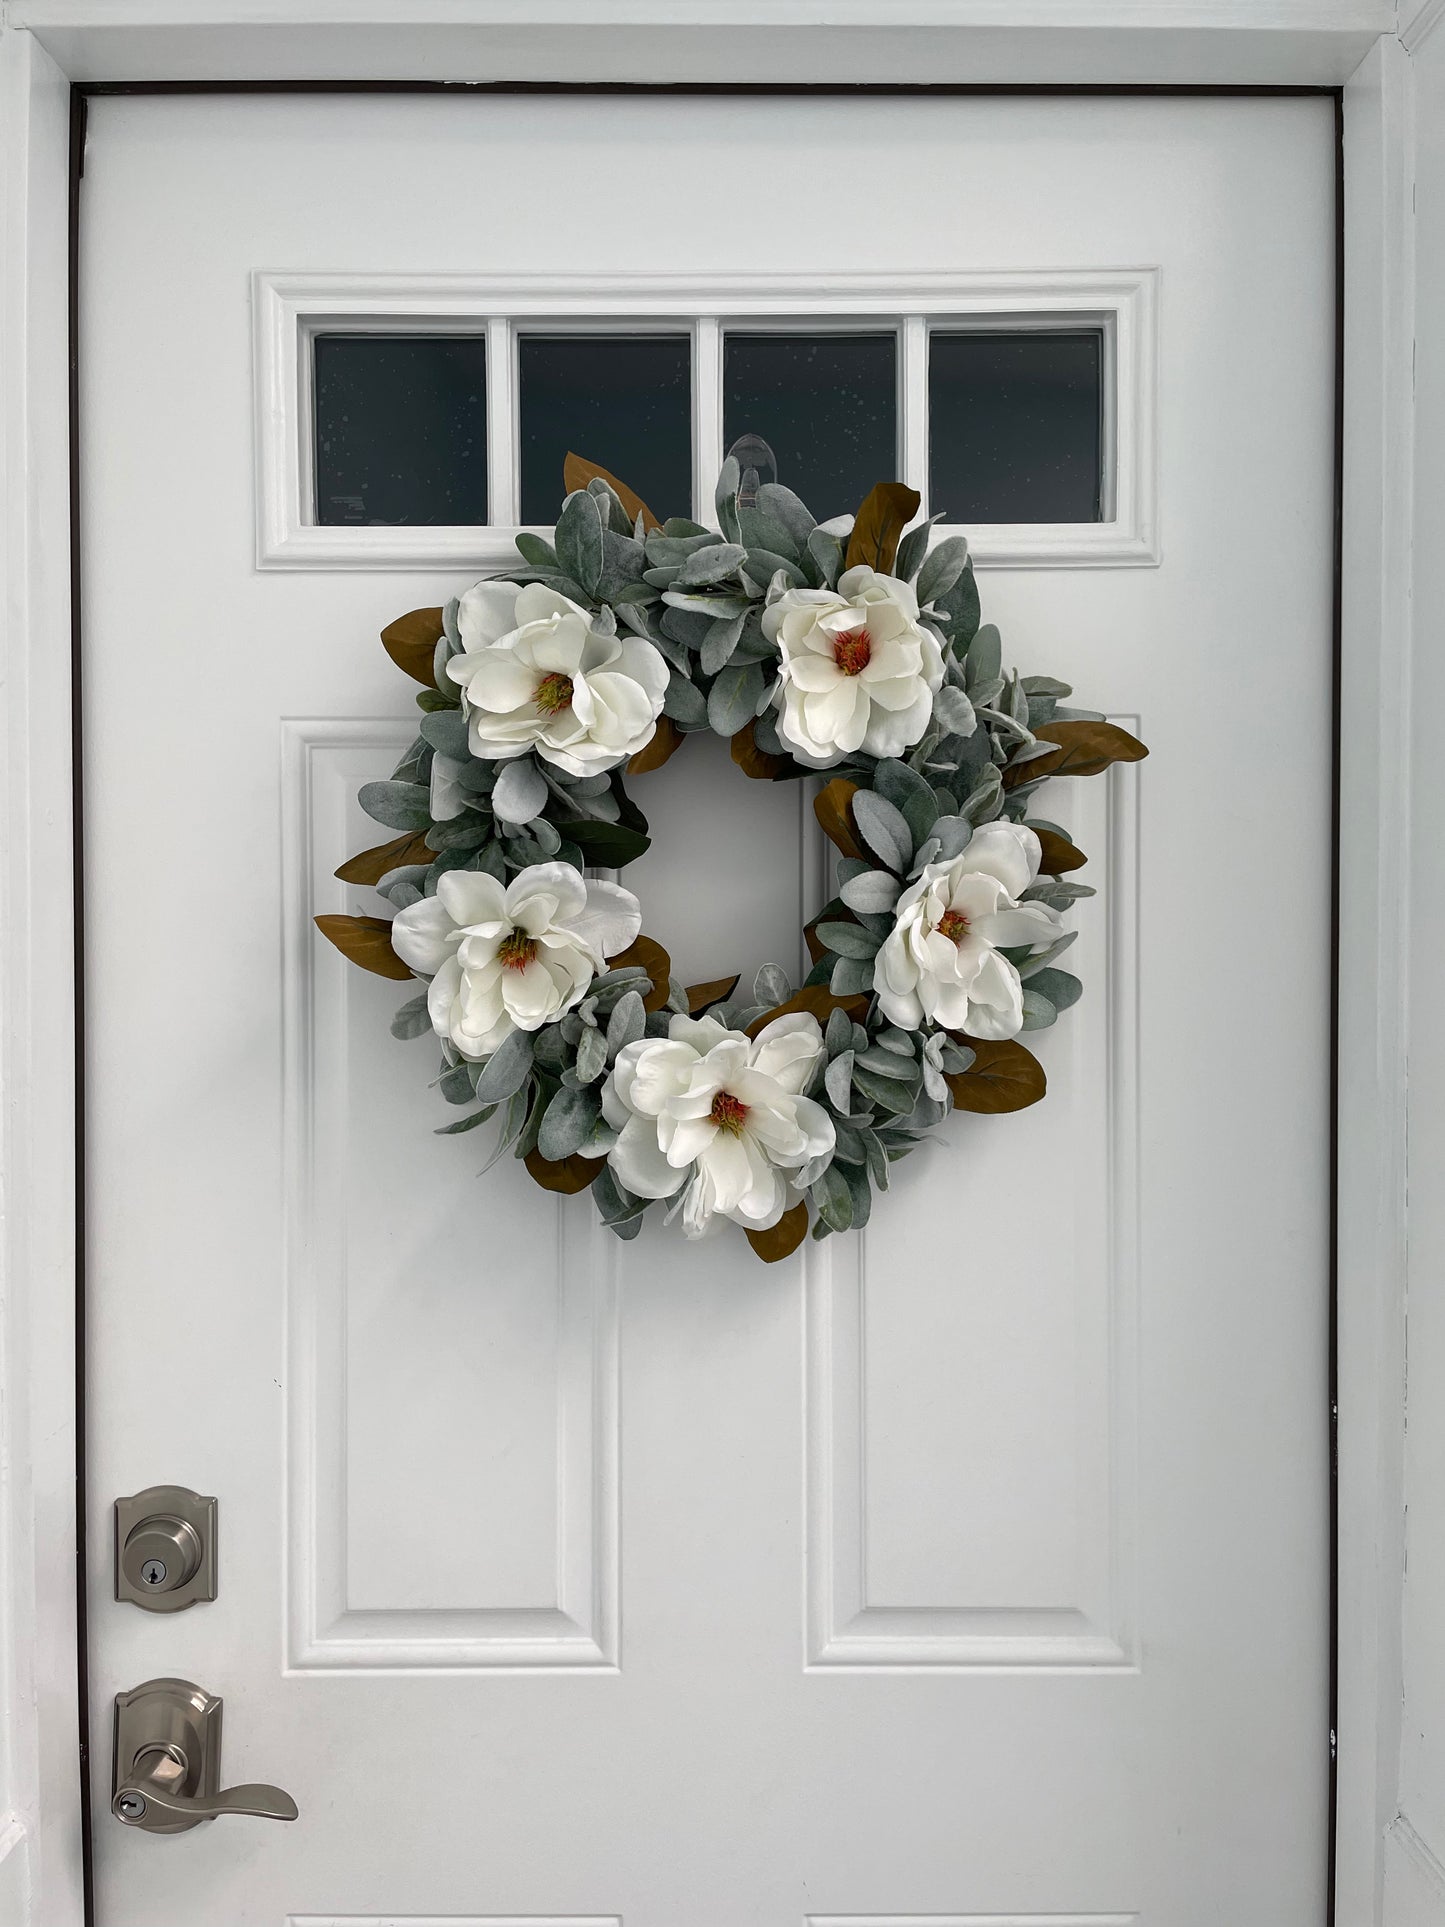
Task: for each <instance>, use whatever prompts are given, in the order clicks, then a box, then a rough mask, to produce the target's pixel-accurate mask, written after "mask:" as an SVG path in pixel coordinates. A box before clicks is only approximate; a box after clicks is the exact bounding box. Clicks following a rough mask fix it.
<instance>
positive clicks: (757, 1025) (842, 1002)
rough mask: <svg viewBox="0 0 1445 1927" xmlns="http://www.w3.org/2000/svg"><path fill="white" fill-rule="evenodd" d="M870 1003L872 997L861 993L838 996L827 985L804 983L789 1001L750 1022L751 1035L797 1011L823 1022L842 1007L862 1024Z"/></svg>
mask: <svg viewBox="0 0 1445 1927" xmlns="http://www.w3.org/2000/svg"><path fill="white" fill-rule="evenodd" d="M868 1004H869V999H868V998H867V997H866V996H864V995H862V994H861V993H860V994H859V995H857V996H849V997H835V996H834V995H833V993H832V991H831V990H829V988H828V986H827V985H826V984H804V985H803V988H802V989H801V990H799V991H795V992H794V994H793V995H792V996H791V997H789V998H788V999H787V1001H786V1002H785V1003H781V1004H777V1005H775V1006H774V1008H773V1009H772V1010H765V1011H764V1012H763V1014H762V1016H761V1017H755V1018H754V1019H753V1021H752V1022H751V1023H750V1024H749V1025H748V1027H747V1033H748V1036H749V1037H756V1036H757V1034H758V1032H759V1031H760V1030H762V1029H763V1028H764V1027H765V1026H766V1025H768V1024H770V1023H772V1021H773V1019H774V1018H775V1017H788V1016H791V1015H792V1013H793V1012H794V1011H796V1010H805V1011H807V1012H808V1013H809V1014H810V1015H811V1016H814V1017H816V1018H817V1020H818V1022H819V1024H826V1023H827V1021H828V1019H829V1018H830V1017H831V1016H832V1014H833V1012H834V1011H835V1010H841V1011H842V1012H843V1013H844V1014H845V1015H846V1016H848V1017H851V1018H852V1020H853V1021H854V1023H855V1024H861V1023H862V1021H863V1019H864V1018H865V1017H866V1016H867V1014H868Z"/></svg>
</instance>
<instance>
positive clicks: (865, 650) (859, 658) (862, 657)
mask: <svg viewBox="0 0 1445 1927" xmlns="http://www.w3.org/2000/svg"><path fill="white" fill-rule="evenodd" d="M833 660H834V662H836V663H837V665H838V667H839V668H840V669H841V670H842V671H843V674H844V675H845V676H858V675H861V674H862V672H863V671H864V670H865V669H866V668H867V667H868V665H869V663H870V662H871V661H872V660H873V639H872V637H871V636H870V635H869V634H868V631H867V630H866V629H844V630H843V631H842V632H841V634H839V635H836V636H834V638H833Z"/></svg>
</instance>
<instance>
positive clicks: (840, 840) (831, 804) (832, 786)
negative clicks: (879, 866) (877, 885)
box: [813, 776, 869, 863]
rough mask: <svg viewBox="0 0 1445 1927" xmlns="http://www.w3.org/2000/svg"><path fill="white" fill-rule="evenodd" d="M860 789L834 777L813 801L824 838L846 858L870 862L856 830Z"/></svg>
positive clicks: (844, 777)
mask: <svg viewBox="0 0 1445 1927" xmlns="http://www.w3.org/2000/svg"><path fill="white" fill-rule="evenodd" d="M857 790H858V785H857V784H856V783H850V782H849V781H848V779H847V777H846V776H835V777H834V778H833V780H832V782H831V783H825V784H824V785H823V787H822V789H820V790H819V792H818V794H817V795H816V796H815V797H814V798H813V814H814V815H815V816H816V817H817V819H818V821H819V822H820V823H821V824H822V826H823V834H824V836H826V837H827V839H828V841H829V842H830V843H834V844H836V845H837V847H838V848H839V849H840V850H841V851H842V852H843V854H844V856H851V857H857V858H858V860H859V861H860V862H862V863H867V862H868V861H869V859H868V858H867V857H866V856H865V855H864V854H863V846H862V844H861V843H860V842H859V841H858V836H857V832H856V831H855V830H854V828H853V810H852V803H853V798H854V796H855V795H856V794H857Z"/></svg>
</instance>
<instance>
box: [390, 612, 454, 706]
mask: <svg viewBox="0 0 1445 1927" xmlns="http://www.w3.org/2000/svg"><path fill="white" fill-rule="evenodd" d="M442 634H443V627H442V612H441V610H440V609H411V610H408V612H407V613H406V614H405V615H404V616H398V617H397V619H396V621H395V622H389V623H388V624H387V625H386V627H385V628H384V629H383V630H382V632H381V646H382V648H383V649H385V651H386V653H387V654H388V655H389V656H390V657H391V659H392V661H393V662H394V663H395V664H396V666H397V668H398V669H401V670H403V671H405V673H406V674H407V675H408V676H410V677H411V679H412V681H413V682H419V683H420V684H421V685H422V686H423V688H425V689H435V688H436V647H437V643H438V642H439V641H440V639H441V637H442Z"/></svg>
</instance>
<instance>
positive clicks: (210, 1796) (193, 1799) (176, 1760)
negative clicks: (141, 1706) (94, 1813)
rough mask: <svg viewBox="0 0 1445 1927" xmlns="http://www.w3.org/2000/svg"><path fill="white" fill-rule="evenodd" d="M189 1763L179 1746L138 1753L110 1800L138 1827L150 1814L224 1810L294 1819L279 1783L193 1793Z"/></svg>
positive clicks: (194, 1816) (197, 1816)
mask: <svg viewBox="0 0 1445 1927" xmlns="http://www.w3.org/2000/svg"><path fill="white" fill-rule="evenodd" d="M188 1771H189V1762H188V1761H187V1760H186V1758H185V1756H184V1755H183V1754H182V1753H181V1751H180V1749H179V1748H178V1747H171V1746H154V1747H149V1748H147V1750H146V1751H145V1752H144V1753H141V1754H139V1755H138V1756H137V1757H136V1759H135V1760H134V1761H133V1762H132V1765H131V1775H130V1778H129V1779H128V1780H127V1782H126V1784H125V1785H124V1786H123V1787H121V1788H119V1789H118V1791H117V1792H116V1795H115V1798H114V1799H113V1800H112V1802H111V1806H112V1808H113V1810H114V1813H115V1817H116V1819H117V1820H124V1821H125V1823H126V1825H127V1826H132V1827H134V1826H139V1825H141V1824H142V1822H143V1821H144V1820H145V1818H146V1816H147V1815H148V1814H151V1813H155V1812H159V1813H163V1814H166V1815H167V1816H169V1818H171V1819H173V1820H215V1819H218V1818H219V1817H220V1815H221V1814H223V1813H254V1814H255V1815H256V1816H257V1817H258V1818H259V1819H262V1820H294V1819H295V1818H296V1802H295V1801H294V1800H293V1799H292V1798H291V1795H290V1794H289V1793H285V1792H283V1791H282V1789H281V1788H280V1787H278V1786H254V1785H253V1786H231V1787H225V1788H223V1789H222V1791H221V1792H219V1793H206V1794H200V1795H196V1794H190V1793H183V1792H181V1791H180V1788H181V1787H182V1786H183V1785H184V1784H185V1780H186V1777H187V1773H188Z"/></svg>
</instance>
